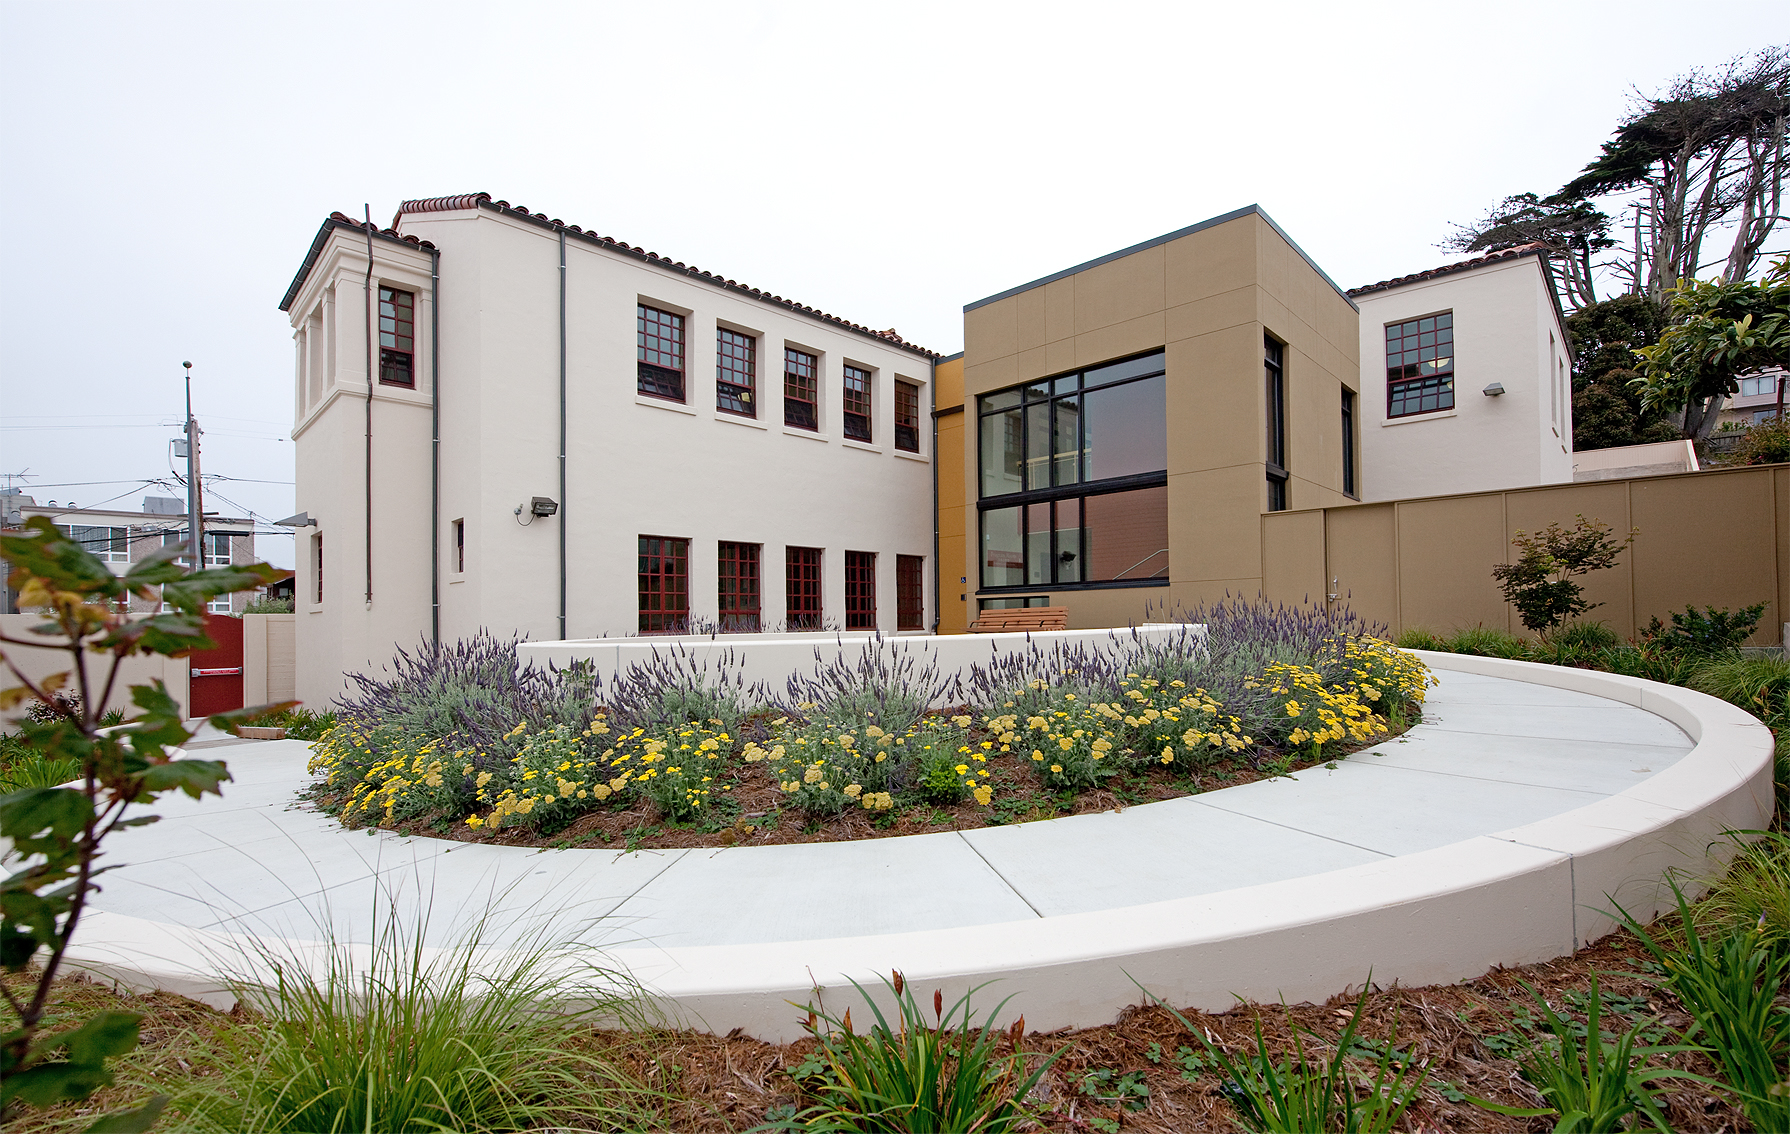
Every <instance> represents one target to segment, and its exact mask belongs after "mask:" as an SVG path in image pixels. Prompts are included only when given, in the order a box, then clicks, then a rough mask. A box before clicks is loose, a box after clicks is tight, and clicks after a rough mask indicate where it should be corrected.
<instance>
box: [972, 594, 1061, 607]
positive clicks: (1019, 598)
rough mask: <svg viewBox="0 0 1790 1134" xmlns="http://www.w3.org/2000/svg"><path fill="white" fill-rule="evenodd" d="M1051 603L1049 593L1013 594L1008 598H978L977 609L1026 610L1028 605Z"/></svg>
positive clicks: (1046, 604)
mask: <svg viewBox="0 0 1790 1134" xmlns="http://www.w3.org/2000/svg"><path fill="white" fill-rule="evenodd" d="M1049 605H1050V596H1049V595H1013V596H1011V597H1008V598H985V599H977V600H976V609H977V610H1025V609H1027V608H1028V607H1034V606H1049Z"/></svg>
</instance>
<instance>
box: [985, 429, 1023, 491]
mask: <svg viewBox="0 0 1790 1134" xmlns="http://www.w3.org/2000/svg"><path fill="white" fill-rule="evenodd" d="M1019 413H1020V411H1019V410H1017V409H1011V410H1007V411H1006V412H1005V413H997V414H993V415H991V416H988V417H984V418H983V419H982V495H984V496H1004V495H1006V494H1007V493H1009V492H1018V491H1019V490H1020V489H1021V488H1022V487H1023V485H1022V484H1021V482H1020V476H1019V466H1020V462H1021V460H1022V459H1023V453H1024V451H1025V450H1024V449H1023V447H1022V446H1021V440H1020V432H1019V426H1020V417H1019Z"/></svg>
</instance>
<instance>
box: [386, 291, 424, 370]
mask: <svg viewBox="0 0 1790 1134" xmlns="http://www.w3.org/2000/svg"><path fill="white" fill-rule="evenodd" d="M415 358H416V296H414V295H412V294H411V293H410V292H407V291H399V290H398V289H397V288H395V287H384V286H381V287H380V289H379V381H380V383H381V384H383V385H386V386H415V385H416V367H415V365H414V361H415Z"/></svg>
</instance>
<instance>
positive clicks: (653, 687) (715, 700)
mask: <svg viewBox="0 0 1790 1134" xmlns="http://www.w3.org/2000/svg"><path fill="white" fill-rule="evenodd" d="M744 660H745V659H744V658H742V657H741V656H740V655H738V654H736V653H735V652H734V651H733V650H732V649H727V650H724V651H722V652H721V653H720V655H719V656H717V657H715V658H714V659H713V661H712V662H711V661H710V660H708V659H706V658H705V659H699V658H697V656H696V655H695V654H694V653H692V652H691V651H690V650H689V649H688V648H686V647H685V646H684V645H683V644H682V643H681V642H667V643H666V644H665V647H664V648H663V649H655V650H654V651H653V653H652V657H651V658H650V659H649V660H647V661H645V662H640V663H637V664H635V665H633V666H630V667H629V668H628V671H627V672H626V673H623V674H619V675H617V676H616V677H615V678H614V679H613V680H612V681H611V682H610V686H609V692H608V695H607V696H606V697H605V698H604V701H605V702H606V703H607V705H608V709H609V717H610V720H611V721H613V722H614V723H615V724H616V725H617V726H618V727H621V728H644V729H662V728H676V727H678V726H680V725H685V724H689V723H691V722H692V721H720V722H721V727H722V729H723V731H725V732H728V733H733V734H738V732H739V728H740V718H741V717H743V716H745V715H746V714H747V713H749V712H751V711H752V710H753V709H756V708H758V707H759V706H761V705H763V704H764V703H765V702H767V701H769V700H770V696H769V694H768V693H767V692H766V691H765V688H764V686H763V684H762V683H759V682H754V683H753V684H751V685H747V684H746V678H745V675H744V674H743V673H742V672H741V671H740V666H741V663H742V662H743V661H744Z"/></svg>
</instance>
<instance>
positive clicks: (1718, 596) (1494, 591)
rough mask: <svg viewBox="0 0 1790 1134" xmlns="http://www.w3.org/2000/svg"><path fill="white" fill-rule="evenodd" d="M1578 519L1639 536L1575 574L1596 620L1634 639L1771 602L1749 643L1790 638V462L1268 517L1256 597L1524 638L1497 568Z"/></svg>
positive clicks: (1395, 625) (1399, 624) (1395, 626)
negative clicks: (1651, 628) (1692, 612)
mask: <svg viewBox="0 0 1790 1134" xmlns="http://www.w3.org/2000/svg"><path fill="white" fill-rule="evenodd" d="M1368 474H1369V475H1372V470H1371V469H1369V470H1368ZM1580 514H1583V515H1584V516H1585V517H1586V518H1587V519H1597V520H1602V521H1603V522H1604V523H1606V524H1609V525H1610V527H1611V528H1612V529H1614V530H1615V532H1616V533H1617V535H1618V536H1621V535H1623V534H1626V533H1627V531H1628V530H1629V529H1630V528H1640V529H1641V534H1640V535H1639V536H1638V537H1637V538H1636V539H1635V542H1634V546H1632V547H1631V548H1629V549H1628V550H1627V551H1625V552H1623V554H1622V557H1621V559H1620V560H1619V561H1618V562H1617V565H1616V566H1615V567H1614V568H1612V569H1610V570H1608V571H1599V572H1594V573H1592V574H1590V575H1586V576H1581V577H1580V581H1581V584H1582V585H1583V586H1584V588H1585V595H1586V597H1587V598H1588V599H1589V600H1590V601H1592V602H1601V603H1603V604H1604V605H1603V606H1601V607H1599V608H1598V609H1597V610H1595V611H1593V612H1592V613H1591V614H1589V615H1588V616H1587V617H1588V618H1590V619H1597V620H1602V621H1603V622H1605V623H1606V624H1608V625H1609V627H1610V628H1611V629H1613V630H1615V631H1616V632H1617V633H1618V634H1621V635H1623V636H1624V637H1629V636H1632V635H1634V634H1635V633H1637V632H1638V630H1639V629H1640V627H1642V626H1644V625H1646V624H1647V622H1648V620H1649V619H1650V618H1654V617H1658V618H1659V619H1660V620H1661V621H1665V620H1666V616H1667V615H1668V614H1669V613H1670V612H1671V611H1673V610H1679V611H1682V610H1683V609H1684V608H1685V606H1686V605H1687V604H1690V603H1695V604H1696V605H1698V606H1717V607H1728V608H1730V609H1732V608H1735V607H1742V606H1750V605H1752V604H1753V603H1756V602H1761V601H1763V602H1765V603H1766V604H1767V606H1766V609H1765V614H1764V616H1763V617H1762V618H1761V619H1760V623H1759V629H1758V630H1757V632H1755V633H1754V635H1753V637H1752V638H1751V639H1750V640H1749V643H1748V644H1750V645H1755V646H1773V645H1782V644H1783V643H1784V622H1785V620H1786V618H1787V617H1790V465H1755V466H1751V467H1747V468H1737V469H1719V470H1709V471H1705V472H1695V473H1681V474H1676V475H1671V476H1648V477H1631V478H1628V479H1625V480H1603V481H1592V482H1587V483H1584V484H1560V485H1550V486H1547V487H1542V488H1525V489H1515V490H1511V491H1508V492H1481V493H1472V494H1469V495H1463V496H1434V497H1428V498H1425V499H1418V500H1396V501H1387V502H1385V503H1379V504H1355V505H1350V506H1347V507H1340V508H1313V509H1309V510H1306V511H1299V512H1275V513H1270V514H1267V515H1264V516H1263V517H1262V562H1263V578H1262V589H1263V592H1264V594H1266V595H1267V597H1269V598H1271V599H1277V600H1280V601H1283V602H1284V601H1298V600H1299V599H1302V598H1305V597H1307V596H1310V597H1311V598H1313V599H1320V600H1321V596H1323V595H1325V594H1328V593H1330V592H1331V591H1332V590H1335V591H1336V592H1337V593H1340V594H1341V595H1343V596H1344V597H1345V599H1346V601H1347V602H1348V603H1349V605H1350V606H1351V607H1353V608H1354V610H1355V611H1356V612H1357V613H1359V614H1361V615H1363V616H1365V617H1367V618H1369V619H1372V620H1380V621H1384V622H1386V623H1387V624H1389V625H1390V626H1391V627H1392V631H1393V633H1394V634H1397V633H1398V632H1400V631H1402V630H1404V629H1406V628H1408V627H1414V626H1421V627H1425V628H1427V629H1431V630H1437V631H1449V630H1454V629H1458V628H1463V627H1470V626H1476V625H1480V624H1484V625H1486V626H1492V627H1498V628H1502V629H1505V630H1508V631H1510V632H1511V633H1514V634H1526V633H1527V631H1526V630H1524V628H1523V623H1522V620H1521V619H1520V618H1519V617H1518V616H1517V612H1516V609H1515V608H1514V607H1512V606H1510V605H1509V604H1508V603H1506V602H1505V601H1504V596H1503V595H1502V594H1501V593H1499V591H1498V587H1497V584H1496V583H1494V582H1493V581H1492V566H1493V565H1494V564H1497V563H1508V562H1510V560H1511V557H1512V556H1513V555H1514V554H1515V549H1514V548H1512V547H1511V545H1510V540H1511V538H1512V537H1513V536H1514V535H1515V534H1516V533H1517V531H1518V530H1519V529H1521V530H1523V531H1531V532H1532V531H1535V530H1536V529H1538V528H1543V527H1546V526H1547V525H1548V524H1549V523H1550V522H1553V521H1558V522H1559V523H1561V524H1562V525H1564V526H1567V527H1571V526H1572V524H1573V523H1574V522H1575V518H1576V517H1577V516H1578V515H1580ZM1332 579H1335V580H1336V586H1335V587H1334V588H1332V587H1331V586H1330V581H1331V580H1332Z"/></svg>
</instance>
